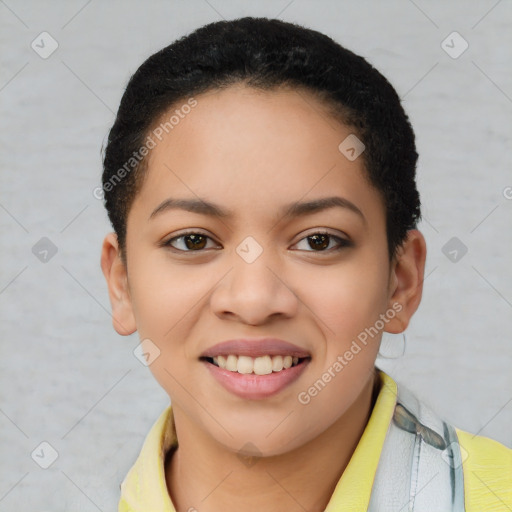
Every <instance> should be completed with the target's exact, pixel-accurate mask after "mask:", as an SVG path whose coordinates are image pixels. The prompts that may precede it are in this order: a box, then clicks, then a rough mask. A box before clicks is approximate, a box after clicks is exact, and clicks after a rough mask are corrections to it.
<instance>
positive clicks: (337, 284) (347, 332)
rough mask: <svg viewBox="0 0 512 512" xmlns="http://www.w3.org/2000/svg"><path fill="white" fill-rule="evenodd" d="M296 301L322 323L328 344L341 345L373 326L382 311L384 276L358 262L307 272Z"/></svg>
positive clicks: (378, 268)
mask: <svg viewBox="0 0 512 512" xmlns="http://www.w3.org/2000/svg"><path fill="white" fill-rule="evenodd" d="M310 277H311V279H310V280H308V279H305V278H304V275H303V276H302V278H301V279H302V281H303V282H304V283H305V284H304V285H302V286H301V290H302V292H299V294H298V295H299V297H300V298H301V300H303V302H304V303H305V304H306V305H307V306H308V307H309V308H310V309H311V310H312V311H313V312H314V313H315V315H316V316H317V317H318V318H319V319H321V320H322V321H321V322H320V323H319V325H320V327H321V328H322V329H323V331H324V333H325V337H326V338H327V339H328V340H338V342H339V343H341V344H344V343H346V342H347V341H350V340H352V339H353V338H354V337H356V336H357V335H358V334H359V333H360V332H361V331H364V329H365V328H367V327H369V326H370V325H373V324H374V323H375V321H376V320H377V318H378V317H379V314H380V313H382V312H383V308H385V307H386V299H387V275H386V273H385V271H384V270H383V267H382V266H379V265H377V264H372V262H371V261H368V262H367V264H365V263H363V262H362V261H361V262H360V263H359V262H354V263H350V264H348V263H347V264H346V265H340V266H339V267H337V268H336V267H332V268H330V269H328V270H327V268H326V267H324V269H323V270H322V271H319V270H318V269H316V270H315V271H314V272H311V276H310Z"/></svg>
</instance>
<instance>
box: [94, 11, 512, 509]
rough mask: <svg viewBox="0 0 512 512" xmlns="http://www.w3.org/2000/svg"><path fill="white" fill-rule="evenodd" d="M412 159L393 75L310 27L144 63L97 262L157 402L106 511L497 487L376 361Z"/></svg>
mask: <svg viewBox="0 0 512 512" xmlns="http://www.w3.org/2000/svg"><path fill="white" fill-rule="evenodd" d="M417 157H418V155H417V152H416V148H415V141H414V133H413V130H412V128H411V125H410V123H409V120H408V118H407V116H406V114H405V112H404V111H403V108H402V106H401V105H400V101H399V98H398V96H397V94H396V92H395V90H394V89H393V87H392V86H391V85H390V84H389V82H388V81H387V80H386V79H385V78H384V77H383V76H382V75H381V74H380V73H379V72H378V71H377V70H375V69H374V68H373V67H372V66H371V65H370V64H369V63H368V62H366V61H365V60H364V59H363V58H362V57H359V56H357V55H355V54H353V53H352V52H350V51H349V50H347V49H345V48H343V47H341V46H340V45H339V44H337V43H335V42H334V41H333V40H332V39H330V38H329V37H327V36H325V35H323V34H321V33H318V32H315V31H313V30H308V29H306V28H303V27H300V26H298V25H294V24H291V23H285V22H282V21H279V20H269V19H265V18H243V19H239V20H234V21H223V22H218V23H212V24H209V25H207V26H205V27H202V28H200V29H198V30H196V31H195V32H193V33H192V34H190V35H188V36H186V37H183V38H181V39H180V40H178V41H176V42H175V43H173V44H172V45H170V46H168V47H167V48H164V49H162V50H161V51H159V52H157V53H156V54H154V55H153V56H151V57H150V58H149V59H147V61H146V62H144V63H143V64H142V65H141V67H140V68H139V69H138V70H137V72H136V73H135V74H134V76H133V77H132V78H131V80H130V82H129V84H128V86H127V88H126V91H125V93H124V95H123V98H122V100H121V104H120V107H119V111H118V113H117V118H116V121H115V123H114V126H113V127H112V129H111V131H110V135H109V139H108V144H107V147H106V151H105V157H104V174H103V189H104V192H105V206H106V208H107V211H108V214H109V218H110V220H111V222H112V226H113V228H114V233H109V234H108V235H107V236H106V237H105V240H104V243H103V248H102V257H101V265H102V269H103V272H104V275H105V278H106V280H107V283H108V287H109V294H110V300H111V304H112V311H113V324H114V327H115V329H116V331H117V332H118V333H119V334H121V335H129V334H132V333H133V332H135V331H136V330H137V331H138V333H139V336H140V338H141V340H142V341H141V345H140V347H139V356H140V357H141V359H142V360H143V361H144V362H145V364H146V365H147V366H149V368H150V370H151V371H152V373H153V375H154V376H155V378H156V379H157V381H158V382H159V383H160V384H161V385H162V387H163V388H164V389H165V390H166V392H167V393H168V395H169V397H170V399H171V403H172V407H168V408H167V409H166V410H165V411H163V413H162V415H161V416H160V418H159V419H158V421H157V422H156V423H155V425H154V426H153V428H152V430H151V431H150V433H149V434H148V436H147V438H146V441H145V443H144V446H143V448H142V451H141V453H140V456H139V458H138V459H137V461H136V462H135V464H134V466H133V468H132V469H131V470H130V472H129V474H128V475H127V477H126V479H125V480H124V482H123V484H122V487H121V489H122V495H121V499H120V502H119V510H120V511H121V512H128V511H130V512H139V511H141V512H142V511H144V512H148V511H174V510H176V511H178V512H182V511H193V510H198V511H199V512H209V511H222V512H229V511H231V510H238V511H239V510H244V511H252V510H254V511H256V510H258V511H259V510H283V508H286V509H287V510H288V511H290V512H291V511H295V510H297V511H299V510H314V511H321V510H326V511H334V510H353V511H357V512H360V511H363V510H364V511H366V510H370V511H379V512H380V511H396V510H405V509H408V510H415V511H432V510H436V511H445V510H446V511H448V510H450V511H454V512H455V511H463V510H466V511H467V512H470V511H471V512H473V511H476V510H482V509H484V510H506V508H504V507H512V491H511V489H512V450H510V449H508V448H506V447H505V446H503V445H501V444H500V443H498V442H496V441H494V440H491V439H487V438H484V437H481V436H472V435H471V434H469V433H467V432H464V431H462V430H459V429H457V428H456V427H454V426H452V425H450V424H448V423H447V422H445V421H444V420H443V419H442V418H440V417H438V416H437V415H436V414H435V413H434V412H433V411H432V410H430V409H429V408H428V407H427V406H425V405H424V404H422V403H421V402H420V401H419V400H418V399H417V398H416V397H415V396H414V395H413V394H412V393H410V392H409V391H408V390H407V389H405V388H403V387H400V388H399V387H398V386H397V384H396V382H395V381H394V380H393V379H392V378H391V377H390V376H389V375H387V374H386V373H385V372H383V371H381V370H380V369H378V368H376V367H375V359H376V356H377V353H378V350H379V344H380V340H381V336H382V333H383V332H388V333H395V334H400V333H403V332H404V331H405V329H406V328H407V326H408V323H409V321H410V319H411V317H412V315H413V314H414V312H415V311H416V309H417V308H418V305H419V303H420V301H421V294H422V285H423V278H424V266H425V257H426V245H425V240H424V237H423V236H422V234H421V233H420V232H419V231H418V230H417V229H416V226H417V222H418V220H419V219H420V199H419V194H418V191H417V189H416V184H415V166H416V160H417ZM500 507H501V508H500Z"/></svg>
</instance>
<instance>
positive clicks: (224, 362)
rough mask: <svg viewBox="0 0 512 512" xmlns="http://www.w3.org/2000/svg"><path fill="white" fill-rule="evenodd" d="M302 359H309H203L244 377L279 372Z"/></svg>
mask: <svg viewBox="0 0 512 512" xmlns="http://www.w3.org/2000/svg"><path fill="white" fill-rule="evenodd" d="M304 359H309V358H305V357H302V358H299V357H292V356H290V355H275V356H270V355H264V356H259V357H250V356H242V355H240V356H237V355H234V354H229V355H219V356H216V357H212V358H209V357H207V358H205V360H207V361H208V362H210V363H212V364H214V365H215V366H218V367H219V368H222V369H224V370H228V371H230V372H237V373H241V374H244V375H248V374H251V373H252V374H255V375H269V374H271V373H277V372H281V371H283V370H286V369H288V368H291V367H294V366H297V365H298V364H300V363H301V362H302V361H303V360H304Z"/></svg>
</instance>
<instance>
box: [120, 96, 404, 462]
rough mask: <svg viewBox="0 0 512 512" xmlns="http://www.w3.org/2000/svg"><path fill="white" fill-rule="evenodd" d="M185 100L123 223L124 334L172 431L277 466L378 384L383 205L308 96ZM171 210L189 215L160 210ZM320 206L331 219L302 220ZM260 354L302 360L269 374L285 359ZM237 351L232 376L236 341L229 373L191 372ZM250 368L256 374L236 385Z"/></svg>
mask: <svg viewBox="0 0 512 512" xmlns="http://www.w3.org/2000/svg"><path fill="white" fill-rule="evenodd" d="M195 99H196V101H197V105H196V106H194V107H193V108H191V109H188V108H186V109H183V110H181V111H180V112H181V116H178V117H179V122H175V123H174V124H173V125H172V129H170V128H169V125H168V127H167V131H168V132H169V133H165V130H164V131H163V135H164V136H162V135H160V138H161V139H162V140H161V141H160V140H159V139H158V138H157V137H155V136H153V137H152V138H153V140H154V141H155V143H156V146H155V147H154V148H153V149H152V150H151V152H150V154H149V156H148V175H147V179H146V181H145V182H144V185H143V187H142V190H141V192H140V193H139V194H138V196H137V197H136V199H135V201H134V203H133V206H132V208H131V210H130V213H129V217H128V223H127V246H126V247H127V261H128V263H127V276H128V287H129V308H130V311H131V314H132V321H131V323H130V321H128V320H127V317H126V316H124V317H123V322H124V324H125V326H126V324H127V323H128V324H130V330H131V331H132V332H133V330H135V329H137V330H138V333H139V337H140V339H141V340H150V342H148V341H146V342H145V344H146V345H145V347H146V350H147V351H148V352H149V353H150V354H152V355H150V356H149V357H150V358H151V364H150V365H149V368H150V370H151V371H152V373H153V374H154V376H155V378H156V379H157V380H158V382H159V383H160V384H161V386H162V387H163V388H164V389H165V390H166V391H167V393H168V394H169V396H170V397H171V402H172V404H173V408H174V409H175V415H176V414H180V415H182V417H185V416H186V417H187V421H189V422H193V423H194V424H195V425H196V426H197V427H198V428H201V429H202V431H204V432H206V433H207V434H209V435H211V436H212V437H213V438H214V439H215V440H217V441H218V442H219V443H221V444H222V445H224V446H225V447H227V448H229V449H231V450H233V451H238V450H239V449H240V448H241V447H242V446H244V445H246V444H247V443H251V444H252V445H254V446H256V447H257V449H258V450H259V452H260V453H262V454H264V455H273V454H279V453H284V452H286V451H288V450H291V449H293V448H296V447H298V446H301V445H302V444H304V443H306V442H308V441H309V440H312V439H314V438H315V437H316V436H318V435H319V434H320V433H322V432H323V431H325V430H326V429H327V428H328V427H329V426H331V425H333V423H334V422H335V421H336V420H338V419H340V417H341V416H342V415H343V414H344V413H345V412H346V411H347V410H348V409H349V407H350V406H351V405H352V404H353V403H354V402H355V401H356V399H357V397H358V395H359V394H360V393H361V391H362V389H363V388H364V386H365V383H367V382H368V379H369V377H370V375H371V372H372V371H373V369H374V362H375V358H376V355H377V352H378V348H379V342H380V336H381V332H379V334H377V335H375V334H374V333H375V328H377V329H378V330H379V331H382V330H388V331H391V330H392V328H391V327H392V326H395V327H396V325H395V323H394V322H395V321H396V319H395V320H391V319H392V318H393V317H394V316H395V314H397V313H396V311H397V306H396V304H395V308H393V303H395V302H396V301H395V297H393V292H394V289H395V288H396V280H395V279H394V277H393V270H392V267H391V266H390V263H389V260H388V253H387V240H386V227H385V208H384V203H383V200H382V198H381V197H380V195H379V193H378V192H377V190H375V189H374V188H373V187H371V186H370V185H369V183H368V181H367V180H366V179H365V177H364V175H363V159H362V157H357V158H355V159H354V155H353V154H352V153H354V154H356V153H355V152H352V151H350V149H349V150H348V152H347V148H345V146H342V148H345V149H344V152H345V153H342V151H341V150H340V149H339V146H340V143H342V142H343V141H344V140H345V139H346V138H347V137H348V136H349V135H351V133H352V132H351V130H350V129H349V128H348V127H346V126H343V125H340V124H339V123H337V122H335V121H334V120H333V119H332V118H331V117H328V115H327V114H326V111H325V109H324V108H323V107H322V105H321V104H320V103H319V102H317V100H315V99H314V98H313V97H312V96H310V95H309V94H307V93H305V92H297V91H293V92H292V91H290V90H279V91H278V90H273V91H271V92H261V91H255V90H253V89H250V88H246V87H243V86H233V87H230V88H228V89H225V90H223V91H214V92H208V93H206V94H202V95H199V96H197V97H196V98H195ZM186 103H187V102H186V101H184V102H183V104H186ZM176 109H177V110H180V106H179V105H178V106H175V107H173V109H172V112H169V113H168V114H166V116H164V121H165V120H168V119H169V117H170V116H171V115H172V113H173V112H174V111H175V110H176ZM185 111H186V112H188V113H186V114H184V112H185ZM160 132H162V130H160V131H159V132H158V133H160ZM349 141H350V139H349ZM345 144H348V142H347V143H345ZM348 146H349V147H350V146H351V145H350V144H348ZM355 149H356V150H357V149H360V148H359V147H356V148H355ZM346 155H348V156H349V157H350V158H348V157H347V156H346ZM171 198H172V200H173V201H189V202H191V203H194V204H195V206H194V208H191V209H190V210H192V209H193V210H195V211H189V210H188V209H187V208H179V207H172V208H171V207H168V208H164V207H162V208H160V209H159V206H160V205H162V204H163V203H164V202H165V201H169V200H170V199H171ZM326 198H333V199H332V201H331V202H330V203H329V204H330V205H331V206H330V207H323V208H313V207H311V208H308V207H304V208H301V207H300V205H304V204H307V203H311V204H312V205H314V203H315V202H317V201H320V202H321V201H323V200H326ZM334 198H336V199H334ZM210 204H211V205H215V207H214V206H208V207H207V205H210ZM291 205H295V211H291V214H289V215H287V214H286V213H287V210H288V209H289V208H290V206H291ZM156 210H158V211H157V213H154V212H155V211H156ZM217 210H222V212H225V213H226V215H224V216H219V215H216V214H214V213H215V212H216V211H217ZM186 232H190V233H189V236H188V237H187V236H184V235H185V233H186ZM315 235H316V236H315ZM384 318H385V319H387V321H384V320H383V319H384ZM379 319H380V321H379ZM383 324H385V327H384V329H383V328H382V326H383ZM372 328H373V330H372ZM365 329H366V331H365ZM368 330H369V331H368ZM368 332H371V333H372V335H368ZM395 332H396V331H395ZM363 333H366V343H363V342H362V341H361V340H362V339H365V335H364V334H363ZM123 334H126V332H123ZM261 338H274V339H275V338H278V339H281V340H284V341H286V342H288V343H291V344H293V345H295V349H294V350H295V353H297V354H298V355H301V356H307V357H305V359H303V358H302V357H301V358H300V360H299V362H300V364H298V365H297V367H295V366H294V367H292V368H284V369H282V370H281V371H271V372H270V373H268V372H269V368H271V366H269V365H275V366H274V367H273V368H274V370H279V369H280V368H283V365H285V366H286V364H285V358H282V360H280V358H279V357H278V356H279V355H283V356H286V355H291V354H293V353H294V352H293V350H290V347H284V346H279V345H276V344H275V343H274V342H270V343H269V344H266V345H264V344H263V342H262V341H261ZM233 339H243V340H249V341H251V340H252V341H255V344H253V345H251V351H249V352H247V353H245V357H243V358H240V360H238V359H236V358H234V357H233V356H237V355H239V354H240V353H243V347H244V346H248V343H247V341H245V342H244V341H242V342H240V344H239V345H232V346H228V347H224V348H222V347H221V348H220V349H219V350H217V353H220V355H221V356H224V357H225V358H227V357H228V355H229V354H231V358H229V363H228V362H227V361H226V364H228V366H229V368H228V369H226V368H224V369H223V368H220V367H218V366H216V365H214V364H213V362H212V360H205V359H203V358H202V355H204V354H205V353H206V352H207V351H209V350H210V349H212V347H214V346H215V345H217V344H218V343H220V342H223V341H226V340H233ZM354 342H355V344H354ZM148 343H149V345H148ZM244 344H245V345H244ZM356 347H359V350H358V349H357V348H356ZM251 354H252V355H253V356H254V357H253V358H250V357H249V356H250V355H251ZM350 354H351V355H350ZM298 355H297V356H296V357H298ZM256 356H258V357H256ZM269 356H273V357H269ZM276 356H277V357H276ZM153 359H154V360H153ZM220 361H221V363H222V364H224V360H223V359H222V358H221V359H220ZM216 362H217V363H218V360H217V359H216ZM288 362H289V359H288ZM292 362H293V360H292ZM336 363H338V364H336ZM230 365H234V366H230ZM254 366H256V367H257V371H258V372H259V373H262V372H263V373H264V374H263V375H257V374H255V373H239V372H238V370H241V371H242V372H244V371H247V372H254ZM234 368H237V369H238V370H236V371H232V370H233V369H234ZM327 374H328V375H327ZM326 375H327V376H326ZM319 380H320V381H321V383H319V382H318V381H319ZM315 383H316V387H315ZM312 387H313V388H312ZM315 390H316V391H315Z"/></svg>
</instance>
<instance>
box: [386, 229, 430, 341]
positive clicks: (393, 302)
mask: <svg viewBox="0 0 512 512" xmlns="http://www.w3.org/2000/svg"><path fill="white" fill-rule="evenodd" d="M426 257H427V245H426V243H425V238H424V237H423V235H422V234H421V233H420V232H419V231H418V230H417V229H411V230H410V231H408V232H407V238H406V240H405V241H404V243H403V244H402V246H401V247H400V248H399V249H398V251H397V255H396V257H395V258H394V259H393V262H392V264H391V271H390V276H389V303H388V307H389V308H390V309H393V310H394V311H396V315H395V317H394V318H393V319H391V320H390V321H389V322H388V323H387V324H386V328H385V331H386V332H390V333H394V334H398V333H400V332H403V331H405V329H407V326H408V325H409V321H410V319H411V317H412V315H413V314H414V313H415V312H416V310H417V309H418V306H419V305H420V302H421V296H422V293H423V280H424V273H425V260H426Z"/></svg>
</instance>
